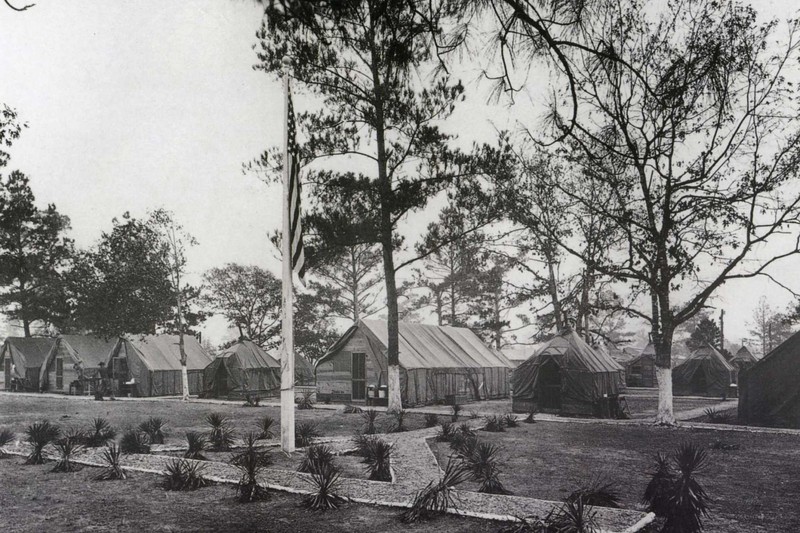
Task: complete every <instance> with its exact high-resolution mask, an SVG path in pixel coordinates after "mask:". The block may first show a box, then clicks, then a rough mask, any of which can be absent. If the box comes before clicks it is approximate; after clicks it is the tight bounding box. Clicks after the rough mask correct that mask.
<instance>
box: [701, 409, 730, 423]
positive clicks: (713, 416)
mask: <svg viewBox="0 0 800 533" xmlns="http://www.w3.org/2000/svg"><path fill="white" fill-rule="evenodd" d="M704 413H705V415H706V417H708V421H709V422H711V423H712V424H730V422H731V420H732V417H731V415H730V414H728V413H726V412H724V411H717V410H716V409H714V408H712V407H709V408H707V409H706V410H705V411H704Z"/></svg>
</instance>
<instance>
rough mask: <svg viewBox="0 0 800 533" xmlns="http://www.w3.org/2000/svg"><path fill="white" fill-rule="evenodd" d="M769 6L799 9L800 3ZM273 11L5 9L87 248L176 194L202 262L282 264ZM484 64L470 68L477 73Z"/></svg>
mask: <svg viewBox="0 0 800 533" xmlns="http://www.w3.org/2000/svg"><path fill="white" fill-rule="evenodd" d="M17 3H18V4H19V3H22V2H17ZM757 5H758V6H760V8H762V9H764V10H765V11H766V12H767V13H771V14H780V15H783V16H785V15H786V14H788V13H789V12H790V10H789V7H790V6H793V2H792V1H791V0H786V1H763V2H759V3H758V4H757ZM260 22H261V12H260V9H259V8H258V7H257V6H256V5H255V3H254V2H249V1H244V0H242V1H227V0H192V1H182V2H165V1H163V0H161V1H156V0H136V1H133V0H114V1H108V0H82V1H80V2H78V1H74V0H40V1H39V2H37V4H36V6H35V7H33V8H31V9H29V10H28V11H25V12H23V13H14V12H12V11H11V10H9V9H7V8H5V7H4V6H3V7H0V103H6V104H8V105H10V106H11V107H14V108H16V109H17V111H18V113H19V115H20V118H21V120H23V121H24V122H26V123H27V124H28V126H29V127H28V129H27V130H25V131H24V133H23V135H22V137H21V138H20V139H19V141H18V142H17V143H16V144H15V145H14V147H13V148H12V150H11V157H12V158H11V163H10V168H9V170H10V169H20V170H22V171H23V172H25V173H26V174H28V175H29V176H30V178H31V183H32V187H33V190H34V193H35V194H36V197H37V200H38V201H39V202H40V203H41V204H42V205H44V204H46V203H49V202H53V203H55V204H56V205H57V206H58V209H59V211H60V212H62V213H64V214H66V215H68V216H69V217H70V219H71V220H72V232H71V235H72V237H73V238H74V239H75V240H76V241H77V244H78V245H79V246H82V247H86V246H89V245H91V244H92V243H93V242H94V241H95V240H96V239H97V238H98V237H99V235H100V232H101V231H103V230H107V229H109V228H110V226H111V219H112V218H113V217H119V216H120V215H122V213H124V212H125V211H130V212H131V213H132V214H133V215H135V216H140V215H144V214H145V213H146V211H148V210H150V209H154V208H157V207H165V208H167V209H170V210H172V211H173V212H174V213H175V214H176V218H177V219H178V221H179V222H180V223H182V224H183V225H184V226H185V227H186V228H187V229H188V230H189V231H190V232H191V233H192V234H193V235H194V236H195V237H196V238H197V240H198V241H199V245H198V246H197V247H196V248H195V249H194V250H193V251H192V253H191V255H190V269H191V270H192V272H193V273H194V275H195V276H198V275H199V274H200V273H202V272H203V271H205V270H207V269H208V268H210V267H213V266H221V265H223V264H224V263H226V262H239V263H245V264H258V265H261V266H263V267H266V268H269V269H271V270H273V272H275V273H276V274H277V273H278V271H279V270H278V264H277V262H276V261H275V259H274V253H273V251H272V249H271V245H270V244H269V242H268V238H267V235H268V234H269V233H270V232H271V231H272V230H274V229H275V228H278V227H279V226H280V212H281V211H280V206H279V203H278V201H277V198H278V196H279V194H280V190H279V188H277V187H273V188H269V187H267V186H265V185H264V184H262V183H261V182H260V181H258V180H257V179H256V178H254V177H253V176H244V175H242V172H241V165H242V163H243V162H246V161H248V160H250V159H252V158H253V157H255V156H256V155H257V154H258V153H260V152H261V151H262V150H264V149H265V148H266V147H267V146H270V145H276V144H278V143H279V142H280V141H281V139H282V125H281V118H282V100H281V99H282V96H281V89H280V86H279V84H278V83H277V82H275V81H274V80H272V79H271V78H270V77H268V76H267V75H266V74H264V73H262V72H256V71H254V70H253V69H252V65H253V64H254V63H255V60H256V58H255V53H254V51H253V50H252V45H253V44H254V43H255V32H256V30H257V29H258V27H259V25H260ZM475 72H476V71H475V70H474V69H471V68H468V67H467V68H465V70H464V75H465V79H464V81H465V83H468V82H472V80H473V79H474V74H475ZM471 87H472V86H471V85H468V89H470V88H471ZM484 97H485V95H484V94H482V93H481V91H480V90H475V94H474V95H473V96H471V97H470V99H469V100H468V106H467V108H465V109H462V110H461V111H460V112H459V113H458V115H457V116H456V118H455V121H454V122H453V127H454V129H455V130H461V131H468V132H469V133H470V134H473V133H474V132H478V133H479V134H481V135H484V136H485V135H486V134H487V132H491V131H493V127H494V126H498V127H505V126H507V125H508V124H509V122H510V119H509V118H508V116H505V117H504V116H503V115H502V114H498V113H497V110H496V109H487V108H486V107H485V106H484V105H483V102H484ZM301 105H302V100H301V101H300V102H299V103H298V104H296V107H299V106H301ZM490 117H491V119H492V121H493V123H490ZM465 140H472V139H471V138H466V139H465ZM426 220H427V217H417V219H416V220H413V221H412V222H411V224H412V226H410V227H413V226H414V225H418V226H419V227H424V223H425V222H426ZM797 266H798V261H797V260H794V265H793V266H792V265H787V266H785V267H784V268H782V269H780V271H779V272H777V273H776V274H777V275H778V276H779V277H780V279H781V281H783V282H784V283H786V284H788V285H790V286H792V287H793V288H794V289H795V290H798V291H800V279H798V276H797V275H796V272H797V268H796V267H797ZM762 294H766V295H768V296H769V297H770V299H771V301H772V302H773V305H774V306H776V307H783V306H785V304H786V303H787V302H788V301H789V297H788V295H787V294H785V293H784V292H782V291H780V290H778V289H776V288H774V287H771V286H769V284H768V283H766V282H763V281H748V282H739V283H736V284H730V285H728V286H727V287H725V288H724V289H723V290H722V291H721V292H720V296H719V297H718V298H717V301H716V302H715V303H716V304H717V305H719V306H724V307H725V309H726V312H727V315H726V320H727V322H726V324H727V328H726V329H727V330H728V332H729V338H732V339H738V338H739V337H741V336H742V334H743V332H744V331H745V329H746V322H747V321H748V320H749V319H750V314H751V309H752V308H751V304H754V303H755V301H756V300H757V299H758V297H759V296H760V295H762ZM0 333H2V331H0ZM206 335H207V337H210V339H211V340H212V341H214V342H218V341H221V340H222V339H223V337H224V336H225V335H226V330H225V327H224V322H223V321H221V320H212V321H210V322H209V324H208V327H207V329H206Z"/></svg>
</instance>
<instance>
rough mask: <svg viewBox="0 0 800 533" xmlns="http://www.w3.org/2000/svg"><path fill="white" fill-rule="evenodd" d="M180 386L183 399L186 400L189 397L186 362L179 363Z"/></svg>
mask: <svg viewBox="0 0 800 533" xmlns="http://www.w3.org/2000/svg"><path fill="white" fill-rule="evenodd" d="M181 388H182V389H183V390H182V394H183V401H186V400H188V399H189V371H188V370H186V364H182V365H181Z"/></svg>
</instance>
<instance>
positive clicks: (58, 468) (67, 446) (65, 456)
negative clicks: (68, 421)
mask: <svg viewBox="0 0 800 533" xmlns="http://www.w3.org/2000/svg"><path fill="white" fill-rule="evenodd" d="M55 447H56V451H57V452H58V455H59V457H58V461H56V465H55V466H54V467H53V472H77V471H78V470H80V469H81V466H80V465H78V464H76V463H73V462H72V457H73V456H74V455H75V454H76V453H78V452H80V451H81V450H83V448H84V445H83V444H81V443H80V442H79V440H78V439H74V438H72V437H69V436H67V437H62V438H60V439H58V440H57V441H56V442H55Z"/></svg>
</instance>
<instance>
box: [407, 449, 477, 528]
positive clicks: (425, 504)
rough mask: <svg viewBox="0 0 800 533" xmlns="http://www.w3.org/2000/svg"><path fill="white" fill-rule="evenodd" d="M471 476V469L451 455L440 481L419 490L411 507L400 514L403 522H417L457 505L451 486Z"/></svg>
mask: <svg viewBox="0 0 800 533" xmlns="http://www.w3.org/2000/svg"><path fill="white" fill-rule="evenodd" d="M469 477H470V474H469V470H467V468H466V467H465V466H464V464H463V463H462V462H461V461H459V460H454V458H453V457H451V458H450V459H448V461H447V466H445V469H444V475H443V476H441V477H440V478H439V481H432V482H430V483H428V485H427V486H426V487H425V488H424V489H422V490H420V491H419V492H417V494H416V495H415V496H414V500H413V501H412V502H411V507H409V508H408V509H407V510H406V511H404V512H403V513H402V514H401V515H400V519H401V520H402V521H403V522H416V521H418V520H420V519H422V518H427V517H429V516H430V515H432V514H440V513H444V512H446V511H447V509H448V508H450V507H454V506H455V495H454V494H453V492H452V490H451V487H454V486H456V485H458V484H460V483H463V482H464V481H466V480H467V479H469Z"/></svg>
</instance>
